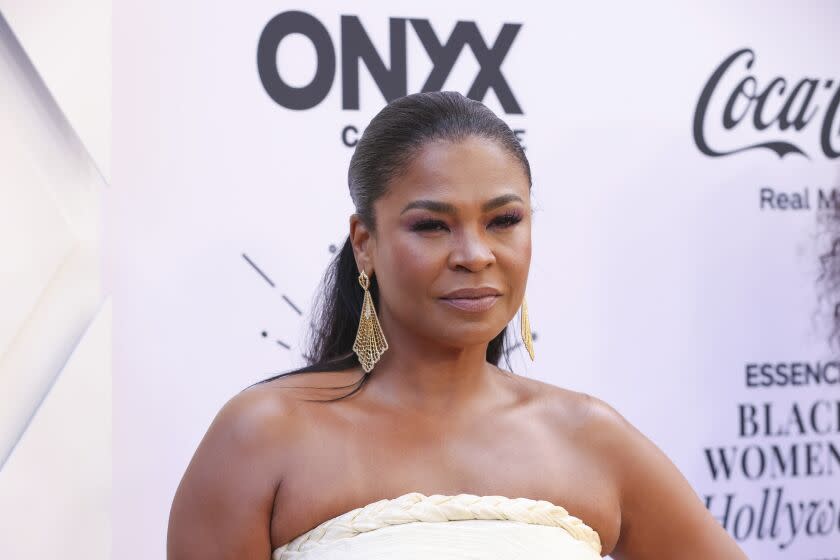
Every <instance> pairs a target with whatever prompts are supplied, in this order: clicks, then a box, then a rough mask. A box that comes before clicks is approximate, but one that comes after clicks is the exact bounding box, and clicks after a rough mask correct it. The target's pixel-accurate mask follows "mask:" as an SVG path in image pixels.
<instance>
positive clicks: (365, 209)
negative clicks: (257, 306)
mask: <svg viewBox="0 0 840 560" xmlns="http://www.w3.org/2000/svg"><path fill="white" fill-rule="evenodd" d="M467 137H479V138H485V139H489V140H493V141H496V142H498V143H499V145H501V146H502V147H503V148H504V149H505V150H506V151H507V152H509V153H510V154H511V155H513V156H514V157H515V158H516V159H517V161H519V162H520V163H521V165H522V168H523V169H524V171H525V173H526V175H527V177H528V187H529V188H530V187H531V166H530V164H529V163H528V158H527V157H525V151H524V148H523V147H522V145H521V144H520V142H519V139H518V138H517V137H516V135H515V134H514V133H513V131H512V130H511V128H510V127H509V126H508V125H507V124H506V123H505V122H504V121H503V120H502V119H500V118H499V117H498V116H496V115H495V114H494V113H493V111H491V110H490V109H488V108H487V107H486V106H485V105H484V104H483V103H481V102H479V101H475V100H473V99H469V98H467V97H465V96H463V95H461V94H460V93H458V92H455V91H432V92H423V93H414V94H411V95H406V96H404V97H399V98H397V99H394V100H393V101H391V102H390V103H388V104H387V105H386V106H385V107H384V108H383V109H382V110H381V111H379V113H377V114H376V116H375V117H374V118H373V119H372V120H371V121H370V124H368V126H367V128H366V129H365V131H364V133H363V134H362V137H361V139H360V140H359V142H358V144H357V145H356V149H355V151H354V152H353V157H352V158H351V159H350V167H349V170H348V173H347V182H348V185H349V187H350V197H351V198H352V199H353V204H354V205H355V208H356V213H357V214H358V215H359V217H360V219H361V221H362V223H364V225H365V226H366V227H367V228H368V229H369V230H370V231H375V230H376V216H375V215H374V211H373V204H374V202H375V201H376V200H377V199H379V197H381V196H382V195H383V194H384V193H385V191H386V189H387V187H388V184H389V182H390V181H391V180H393V179H394V178H396V177H398V176H399V175H400V174H401V173H402V172H403V171H404V170H405V169H406V167H407V166H408V164H409V163H410V162H411V160H412V159H413V158H414V157H415V156H416V155H417V154H418V153H419V152H420V150H421V149H422V148H423V147H424V146H426V145H427V144H428V143H430V142H436V141H450V142H457V141H461V140H464V139H466V138H467ZM358 274H359V271H358V270H357V268H356V260H355V258H354V256H353V248H352V245H351V244H350V236H349V235H348V236H347V239H346V240H345V242H344V245H343V246H342V248H341V250H340V251H338V254H337V255H336V256H335V258H334V259H333V260H332V262H331V263H330V265H329V267H328V269H327V271H326V274H325V275H324V278H323V281H322V284H321V286H320V288H321V290H322V296H321V298H320V299H319V300H317V301H316V309H315V310H314V312H313V321H312V324H311V327H312V329H311V331H310V337H309V348H308V351H307V353H306V354H305V355H304V357H305V359H306V361H307V364H308V365H307V366H306V367H303V368H300V369H296V370H293V371H289V372H286V373H282V374H279V375H275V376H273V377H270V378H268V379H264V380H262V381H260V382H259V383H266V382H269V381H273V380H275V379H278V378H280V377H285V376H288V375H294V374H298V373H309V372H318V371H324V372H326V371H341V370H346V369H351V368H353V367H355V366H357V365H358V364H359V360H358V357H357V356H356V354H355V353H354V352H353V350H352V347H353V342H354V341H355V338H356V330H357V328H358V324H359V318H360V312H361V308H362V297H363V294H364V292H363V291H362V288H361V286H360V285H359V282H358ZM369 290H370V293H371V296H372V298H373V302H374V305H378V302H379V289H378V283H377V281H376V275H373V277H372V278H371V283H370V288H369ZM506 333H507V328H505V329H503V330H502V332H500V333H499V334H498V335H497V336H496V337H495V338H493V340H491V341H490V343H489V344H488V346H487V361H488V362H490V363H492V364H494V365H498V364H499V360H500V358H501V357H502V355H503V354H504V355H505V359H506V361H507V363H508V368H510V359H509V358H508V356H507V352H506V348H505V336H506ZM371 373H373V372H372V371H371V372H366V373H365V374H364V375H363V377H362V378H361V379H360V381H358V382H357V384H358V386H357V387H356V388H355V389H354V390H353V391H352V392H350V393H348V394H346V395H343V396H342V397H339V399H343V398H345V397H349V396H350V395H352V394H354V393H355V392H356V391H358V390H359V389H361V388H362V386H363V385H364V383H365V382H366V381H367V380H368V378H369V377H370V374H371ZM350 386H352V385H347V386H346V387H350ZM335 388H339V387H335ZM339 399H329V400H339Z"/></svg>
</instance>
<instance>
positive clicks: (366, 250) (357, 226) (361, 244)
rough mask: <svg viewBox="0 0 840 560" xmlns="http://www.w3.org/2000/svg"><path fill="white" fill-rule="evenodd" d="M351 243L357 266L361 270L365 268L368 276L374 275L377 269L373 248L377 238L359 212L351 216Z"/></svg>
mask: <svg viewBox="0 0 840 560" xmlns="http://www.w3.org/2000/svg"><path fill="white" fill-rule="evenodd" d="M350 244H351V245H352V246H353V254H354V256H355V257H356V268H358V270H359V272H361V271H362V270H364V271H365V273H366V274H367V275H368V276H372V275H373V271H374V269H375V267H374V262H373V249H374V247H375V245H376V239H375V238H374V236H373V233H372V232H371V231H370V230H369V229H368V227H367V226H366V225H365V223H364V222H363V221H362V218H361V217H360V216H359V215H358V214H352V215H351V216H350Z"/></svg>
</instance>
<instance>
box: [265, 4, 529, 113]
mask: <svg viewBox="0 0 840 560" xmlns="http://www.w3.org/2000/svg"><path fill="white" fill-rule="evenodd" d="M409 22H410V23H411V27H412V28H413V29H414V32H415V33H416V34H417V38H418V39H419V40H420V43H421V44H422V45H423V48H424V49H425V51H426V53H427V54H428V56H429V58H430V59H431V61H432V71H431V72H430V73H429V76H428V77H427V78H426V81H425V82H424V83H423V86H422V88H421V89H420V91H438V90H440V89H441V88H442V87H443V85H444V82H445V81H446V79H447V77H448V76H449V73H450V72H451V71H452V68H453V67H454V66H455V62H456V61H457V60H458V57H459V56H460V54H461V52H462V51H463V49H464V47H469V49H470V50H471V51H472V53H473V55H474V56H475V59H476V60H477V61H478V64H479V71H478V74H477V75H476V77H475V79H474V81H473V83H472V85H471V86H470V88H469V91H468V92H467V94H466V95H467V97H469V98H470V99H475V100H478V101H481V100H483V99H484V96H485V95H486V94H487V91H488V90H490V89H492V90H493V91H494V93H495V94H496V97H497V98H498V100H499V102H500V103H501V106H502V109H503V110H504V111H505V113H508V114H522V109H521V108H520V106H519V103H518V102H517V100H516V97H515V96H514V95H513V91H511V88H510V85H509V84H508V83H507V80H505V77H504V75H503V74H502V70H501V66H502V62H503V61H504V59H505V56H506V55H507V54H508V52H509V51H510V48H511V46H512V45H513V41H514V39H515V38H516V35H517V33H519V28H520V27H522V25H521V24H517V23H506V24H504V25H503V26H502V29H501V31H500V32H499V35H498V37H496V40H495V41H494V42H493V44H492V46H488V45H487V43H486V42H485V41H484V38H483V37H482V35H481V32H480V31H479V29H478V26H477V25H476V24H475V22H472V21H459V22H457V23H456V25H455V28H454V29H453V31H452V34H451V35H450V36H449V38H448V39H447V40H446V41H445V42H443V43H442V42H441V41H440V39H438V36H437V34H436V33H435V32H434V30H433V29H432V26H431V24H430V23H429V21H428V20H426V19H403V18H389V30H390V45H389V46H390V53H389V54H390V68H388V67H386V66H385V63H384V62H383V60H382V56H381V55H380V53H378V52H377V51H376V49H375V48H374V46H373V43H372V42H371V40H370V36H369V35H368V33H367V32H366V31H365V29H364V27H363V26H362V23H361V22H360V21H359V18H358V17H356V16H346V15H343V16H341V53H340V56H341V92H342V93H341V103H342V108H344V109H358V108H359V62H362V63H363V64H364V65H365V66H366V67H367V69H368V71H369V72H370V74H371V76H372V78H373V80H374V82H375V83H376V86H377V87H378V88H379V91H380V92H382V95H383V96H384V97H385V99H386V100H387V101H391V100H393V99H396V98H397V97H402V96H404V95H407V93H408V84H407V75H408V72H407V68H406V66H407V61H408V57H407V52H406V28H407V27H408V25H407V24H408V23H409ZM293 33H299V34H301V35H303V36H305V37H306V38H307V39H308V40H309V41H311V42H312V45H313V46H314V47H315V52H316V56H317V63H316V64H317V67H316V69H315V75H314V77H313V78H312V80H311V81H310V83H308V84H307V85H305V86H303V87H292V86H290V85H289V84H288V83H286V82H285V81H284V80H283V77H282V75H281V72H280V69H279V68H278V67H277V49H278V48H279V46H280V42H281V41H283V39H284V38H285V37H287V36H289V35H291V34H293ZM257 70H258V72H259V75H260V80H261V81H262V85H263V87H264V88H265V91H266V92H267V93H268V95H269V96H270V97H271V99H273V100H274V101H275V102H276V103H277V104H279V105H281V106H283V107H286V108H288V109H294V110H305V109H311V108H312V107H315V106H316V105H318V104H319V103H321V102H322V101H323V100H324V98H326V96H327V94H328V93H329V91H330V89H331V88H332V84H333V80H334V78H335V71H336V51H335V47H334V45H333V40H332V38H331V37H330V34H329V32H328V31H327V28H326V27H324V25H323V24H322V23H321V22H320V21H319V20H318V19H316V18H315V17H314V16H312V15H311V14H308V13H306V12H300V11H288V12H283V13H281V14H278V15H276V16H274V17H273V18H272V19H271V20H269V22H268V23H267V24H266V26H265V28H264V29H263V31H262V34H261V35H260V39H259V43H258V45H257Z"/></svg>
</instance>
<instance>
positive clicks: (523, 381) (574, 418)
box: [502, 370, 592, 432]
mask: <svg viewBox="0 0 840 560" xmlns="http://www.w3.org/2000/svg"><path fill="white" fill-rule="evenodd" d="M502 371H504V370H502ZM504 374H505V376H507V377H508V378H509V379H510V380H512V381H513V382H515V384H516V386H517V387H518V388H519V390H520V392H521V395H522V397H523V399H526V400H528V401H531V402H534V403H536V405H537V406H538V407H539V408H541V409H543V410H544V411H545V412H546V413H547V414H548V415H549V417H550V418H551V419H553V420H554V421H556V422H557V423H558V424H559V425H561V426H563V428H564V431H566V432H576V431H578V430H579V429H580V428H582V427H583V425H584V422H585V420H586V417H587V415H588V413H589V407H590V406H591V399H592V397H590V395H588V394H586V393H582V392H579V391H575V390H572V389H568V388H564V387H560V386H557V385H553V384H551V383H548V382H545V381H540V380H538V379H534V378H531V377H525V376H522V375H518V374H515V373H511V372H508V371H504Z"/></svg>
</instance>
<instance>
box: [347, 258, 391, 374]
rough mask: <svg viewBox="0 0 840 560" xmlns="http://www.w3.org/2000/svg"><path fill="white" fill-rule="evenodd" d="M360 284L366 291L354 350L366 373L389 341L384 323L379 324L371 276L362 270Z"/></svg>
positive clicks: (386, 347) (377, 359) (385, 348)
mask: <svg viewBox="0 0 840 560" xmlns="http://www.w3.org/2000/svg"><path fill="white" fill-rule="evenodd" d="M359 284H361V286H362V289H364V291H365V295H364V298H363V301H362V314H361V317H360V318H359V330H358V331H356V341H355V342H354V343H353V351H354V352H355V353H356V355H357V356H358V357H359V363H360V364H362V369H363V370H365V373H367V372H369V371H370V370H372V369H373V366H374V365H376V362H378V361H379V358H380V357H381V356H382V354H383V353H384V352H385V350H387V349H388V341H387V340H385V334H384V333H383V332H382V325H380V324H379V316H377V314H376V308H375V307H374V306H373V298H372V297H371V296H370V292H369V291H368V288H369V287H370V278H368V275H367V274H365V271H364V270H362V272H361V274H359Z"/></svg>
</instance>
